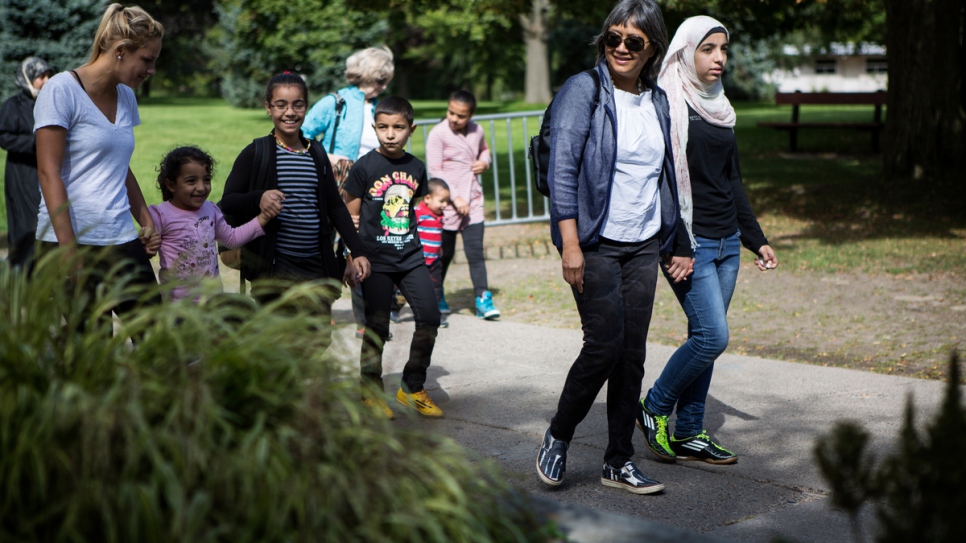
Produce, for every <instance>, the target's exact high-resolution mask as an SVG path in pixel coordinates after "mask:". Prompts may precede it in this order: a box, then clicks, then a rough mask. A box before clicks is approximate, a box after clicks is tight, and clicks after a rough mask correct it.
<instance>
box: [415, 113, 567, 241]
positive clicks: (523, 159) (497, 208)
mask: <svg viewBox="0 0 966 543" xmlns="http://www.w3.org/2000/svg"><path fill="white" fill-rule="evenodd" d="M473 121H474V122H476V123H477V124H479V125H480V126H482V127H483V130H484V131H485V132H486V135H487V137H488V142H487V144H488V145H489V147H490V161H491V163H490V169H489V170H487V171H486V172H484V173H483V174H482V175H480V176H479V177H480V182H481V184H482V185H483V195H484V199H485V202H486V203H485V207H484V209H485V211H486V223H487V225H490V226H498V225H504V224H520V223H525V222H536V221H546V220H550V206H549V202H548V201H547V198H546V197H545V196H544V195H542V194H540V193H539V192H537V191H536V189H535V187H534V183H533V179H532V178H531V176H532V175H533V174H532V171H531V168H530V162H529V161H528V160H527V148H528V145H529V143H530V136H532V135H535V134H536V133H537V132H539V130H540V123H541V122H542V121H543V111H522V112H519V113H498V114H494V115H475V116H473ZM439 122H440V119H417V120H416V123H415V124H416V126H417V128H416V131H415V132H414V133H413V136H412V137H411V138H410V139H409V145H408V150H409V152H410V153H412V154H414V155H416V156H417V157H419V158H420V159H422V160H423V161H424V162H425V160H426V137H427V136H428V135H429V130H430V129H431V128H432V127H433V126H435V125H436V124H438V123H439ZM500 124H503V127H502V128H501V130H499V131H498V130H497V127H498V126H499V125H500ZM420 138H421V139H420ZM414 149H415V150H414ZM521 179H522V180H523V183H520V182H518V181H519V180H521Z"/></svg>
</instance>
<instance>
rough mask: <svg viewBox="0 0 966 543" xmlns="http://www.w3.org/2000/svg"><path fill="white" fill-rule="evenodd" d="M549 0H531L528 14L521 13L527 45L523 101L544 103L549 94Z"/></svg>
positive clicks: (548, 98)
mask: <svg viewBox="0 0 966 543" xmlns="http://www.w3.org/2000/svg"><path fill="white" fill-rule="evenodd" d="M549 11H550V0H533V4H532V9H531V11H530V15H521V16H520V24H521V25H522V26H523V39H524V43H525V44H526V46H527V79H526V85H525V87H524V90H525V92H524V98H523V101H524V102H527V103H529V104H546V103H547V102H549V101H550V99H551V98H552V96H551V94H550V60H549V58H548V57H547V13H548V12H549Z"/></svg>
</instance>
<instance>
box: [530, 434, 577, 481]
mask: <svg viewBox="0 0 966 543" xmlns="http://www.w3.org/2000/svg"><path fill="white" fill-rule="evenodd" d="M569 446H570V443H567V442H566V441H560V440H559V439H554V438H553V436H552V435H550V428H547V433H546V434H544V436H543V444H542V445H541V446H540V452H539V453H537V475H539V476H540V480H541V481H543V482H545V483H547V484H548V485H550V486H559V485H560V483H562V482H563V478H564V472H565V471H567V447H569Z"/></svg>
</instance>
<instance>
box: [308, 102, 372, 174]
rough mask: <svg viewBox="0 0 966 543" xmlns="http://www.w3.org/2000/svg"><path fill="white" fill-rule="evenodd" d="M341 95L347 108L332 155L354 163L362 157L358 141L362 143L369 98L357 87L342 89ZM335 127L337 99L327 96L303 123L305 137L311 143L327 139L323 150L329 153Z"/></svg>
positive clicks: (316, 105)
mask: <svg viewBox="0 0 966 543" xmlns="http://www.w3.org/2000/svg"><path fill="white" fill-rule="evenodd" d="M338 92H339V94H340V95H342V98H344V99H345V106H344V107H343V108H342V119H340V120H339V130H338V133H337V134H336V138H335V149H333V151H332V153H333V154H336V155H342V156H344V157H346V158H348V159H349V160H355V159H356V158H358V157H359V142H360V141H361V140H362V119H363V115H364V113H365V109H364V107H365V105H366V95H365V94H364V93H363V92H362V91H361V90H359V87H356V86H355V85H350V86H348V87H345V88H344V89H339V90H338ZM373 107H375V102H373ZM334 126H335V97H334V96H332V95H331V94H326V95H325V96H324V97H322V99H321V100H319V101H318V102H316V103H315V105H314V106H312V109H310V110H309V112H308V113H306V115H305V121H304V122H303V123H302V134H303V135H304V136H305V139H308V140H314V139H316V138H318V137H319V136H320V135H322V136H324V137H323V138H322V147H323V149H324V150H325V152H326V153H328V152H329V144H330V143H331V142H332V130H331V128H333V127H334Z"/></svg>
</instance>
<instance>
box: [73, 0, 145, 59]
mask: <svg viewBox="0 0 966 543" xmlns="http://www.w3.org/2000/svg"><path fill="white" fill-rule="evenodd" d="M162 37H164V26H162V25H161V23H159V22H157V21H155V20H154V18H153V17H151V16H150V15H148V12H146V11H144V10H143V9H141V8H139V7H137V6H131V7H129V8H126V7H124V6H122V5H121V4H111V5H109V6H107V10H105V11H104V15H103V16H102V17H101V24H100V25H98V26H97V33H96V34H94V43H92V44H91V55H90V58H89V59H88V61H87V64H88V65H90V64H93V63H94V61H95V60H97V59H98V57H100V56H101V55H102V54H105V53H107V52H108V51H109V50H110V49H111V48H112V47H114V46H116V45H118V44H120V45H121V47H123V48H124V49H126V50H128V51H134V50H137V49H140V48H141V47H144V45H145V44H147V43H148V42H149V41H151V40H153V39H159V40H160V39H161V38H162Z"/></svg>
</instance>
